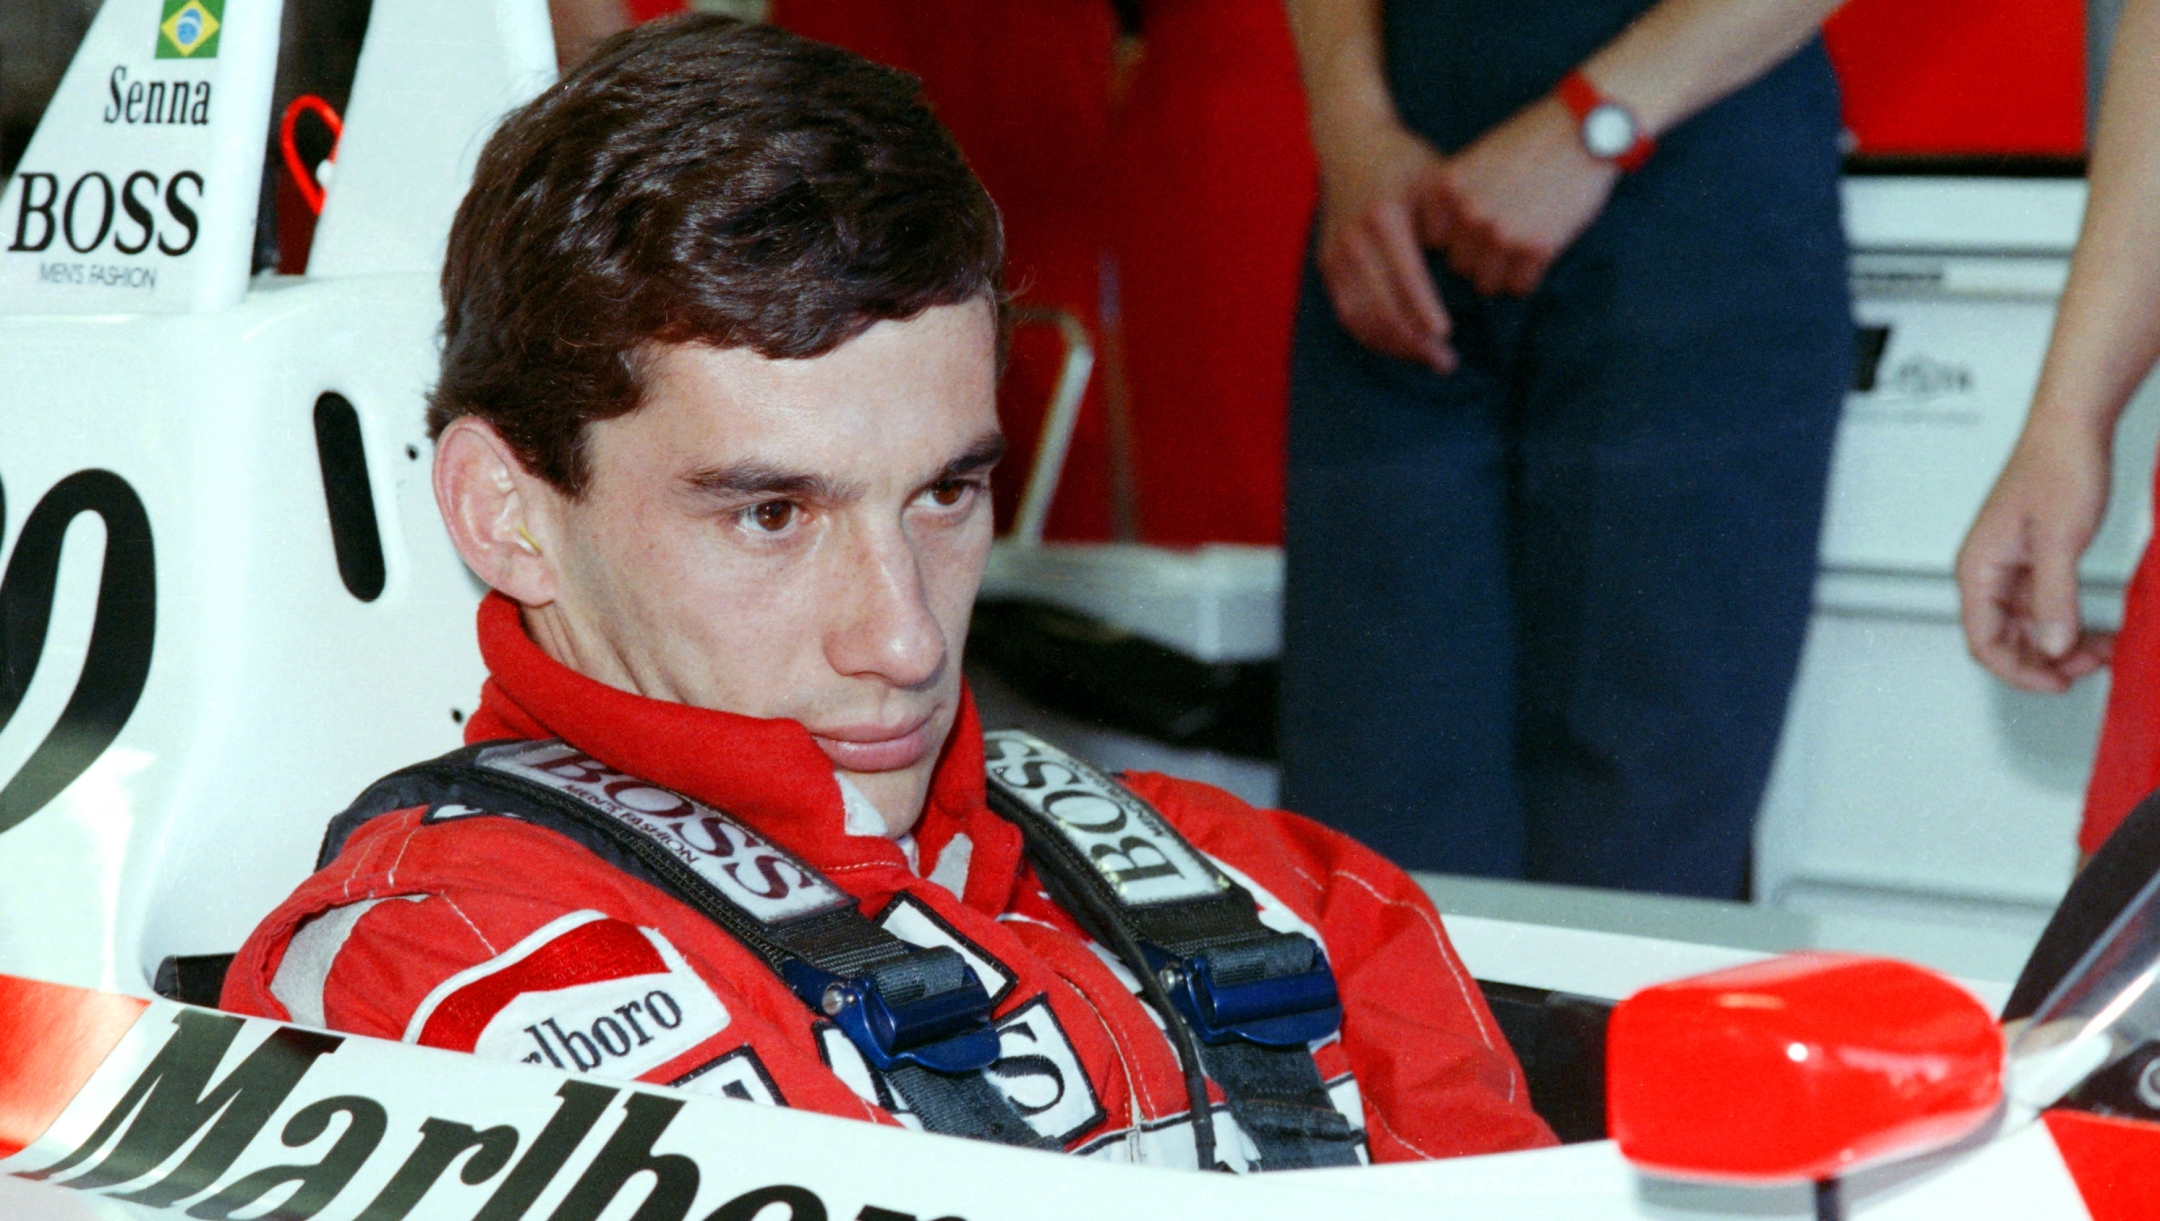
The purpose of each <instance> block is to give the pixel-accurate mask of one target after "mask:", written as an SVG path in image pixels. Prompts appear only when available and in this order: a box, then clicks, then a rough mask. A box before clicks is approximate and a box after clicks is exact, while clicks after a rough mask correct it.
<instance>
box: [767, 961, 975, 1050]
mask: <svg viewBox="0 0 2160 1221" xmlns="http://www.w3.org/2000/svg"><path fill="white" fill-rule="evenodd" d="M935 955H946V956H949V957H950V958H951V959H952V960H953V961H951V962H943V961H939V960H936V959H934V958H932V957H930V956H935ZM899 965H900V967H901V969H900V970H895V969H894V968H893V966H892V965H890V964H888V966H886V967H883V968H876V969H873V970H872V971H870V972H867V973H864V974H861V975H852V976H843V975H835V974H833V973H832V972H830V971H826V970H822V969H820V968H818V967H815V966H812V965H811V964H810V963H808V962H805V961H803V960H802V959H799V958H798V959H791V960H789V961H788V962H786V963H784V964H782V966H781V969H780V973H781V976H782V978H784V979H785V980H786V981H787V985H788V987H789V988H790V989H792V990H793V991H794V993H795V995H796V996H798V997H801V998H802V1001H803V1003H804V1004H806V1005H808V1006H810V1007H811V1008H812V1009H814V1010H816V1011H817V1012H819V1013H822V1014H824V1015H825V1016H826V1017H828V1018H831V1019H832V1021H833V1024H834V1025H836V1026H838V1027H839V1028H840V1030H841V1033H843V1034H845V1035H847V1037H848V1041H849V1042H850V1043H853V1044H854V1045H855V1047H856V1050H858V1051H860V1052H862V1055H863V1059H865V1060H867V1061H869V1062H870V1066H871V1067H873V1068H876V1069H878V1070H879V1071H881V1072H882V1071H890V1070H892V1069H895V1068H898V1067H900V1066H902V1065H905V1064H914V1065H919V1066H920V1067H923V1068H927V1069H930V1070H932V1071H934V1072H940V1073H965V1072H973V1071H975V1070H976V1069H980V1068H987V1067H989V1066H990V1065H991V1064H992V1063H994V1062H995V1061H996V1060H997V1058H998V1054H999V1053H998V1032H997V1029H996V1027H994V1026H992V1025H991V1024H990V994H989V992H988V991H986V990H985V989H984V988H983V985H982V979H981V977H979V976H977V975H976V974H975V969H974V968H973V967H970V966H968V965H967V964H966V963H965V962H964V961H960V956H959V955H958V954H956V953H954V952H953V951H952V950H951V949H949V948H946V947H942V946H940V947H935V948H932V949H927V950H916V951H914V952H913V953H911V954H910V955H909V957H908V959H907V960H905V961H904V962H903V963H902V964H899ZM925 966H928V967H930V968H931V969H930V970H929V971H924V970H923V969H922V968H923V967H925ZM926 974H928V975H933V976H941V977H943V978H941V979H938V980H936V981H935V982H937V983H943V984H944V985H946V986H943V987H936V986H931V987H925V986H924V982H923V976H924V975H926ZM881 977H882V978H881ZM896 977H900V978H896Z"/></svg>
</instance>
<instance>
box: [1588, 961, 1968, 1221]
mask: <svg viewBox="0 0 2160 1221" xmlns="http://www.w3.org/2000/svg"><path fill="white" fill-rule="evenodd" d="M1606 1047H1607V1057H1608V1067H1607V1090H1608V1093H1607V1098H1608V1108H1609V1116H1610V1127H1611V1131H1612V1135H1613V1138H1614V1140H1616V1141H1617V1142H1618V1143H1619V1146H1620V1151H1621V1153H1622V1154H1624V1155H1625V1156H1626V1157H1627V1158H1628V1160H1630V1161H1632V1162H1634V1163H1635V1164H1636V1165H1638V1166H1640V1167H1642V1168H1644V1169H1646V1170H1651V1171H1654V1172H1656V1173H1660V1174H1666V1175H1673V1176H1677V1177H1683V1178H1697V1179H1713V1180H1720V1181H1724V1182H1739V1183H1777V1182H1792V1181H1796V1180H1813V1181H1815V1182H1816V1183H1817V1184H1819V1185H1821V1186H1820V1187H1819V1188H1818V1200H1824V1201H1826V1202H1825V1203H1824V1204H1823V1211H1825V1212H1826V1213H1833V1212H1834V1211H1835V1203H1834V1201H1835V1188H1834V1184H1835V1181H1836V1179H1837V1178H1838V1176H1841V1175H1844V1174H1846V1173H1848V1172H1850V1171H1852V1170H1854V1169H1857V1168H1859V1167H1862V1166H1865V1165H1868V1164H1871V1163H1876V1162H1883V1161H1891V1160H1896V1159H1899V1158H1903V1157H1909V1156H1912V1155H1915V1154H1920V1153H1925V1152H1928V1151H1930V1150H1934V1149H1939V1148H1942V1147H1943V1146H1945V1145H1949V1144H1953V1143H1955V1142H1956V1141H1958V1140H1959V1139H1961V1138H1963V1137H1964V1136H1966V1135H1968V1134H1969V1133H1971V1132H1972V1131H1973V1130H1975V1129H1976V1128H1978V1127H1979V1126H1980V1125H1981V1124H1983V1123H1985V1122H1987V1120H1988V1119H1989V1117H1990V1116H1992V1115H1993V1114H1994V1112H1995V1109H1996V1107H1997V1105H1998V1104H1999V1103H2000V1101H2001V1098H2002V1069H2003V1036H2002V1030H2001V1028H2000V1027H1999V1026H1997V1025H1996V1022H1995V1019H1994V1016H1993V1015H1992V1014H1990V1013H1989V1012H1988V1010H1987V1009H1986V1008H1985V1007H1984V1006H1982V1005H1981V1004H1980V1002H1979V1001H1978V1000H1976V999H1975V998H1974V997H1973V996H1972V995H1971V994H1970V993H1968V992H1966V991H1965V990H1964V989H1963V988H1960V987H1959V986H1957V985H1956V984H1954V983H1952V982H1950V981H1949V980H1947V979H1944V978H1943V977H1941V976H1939V975H1936V974H1934V973H1933V972H1930V971H1926V970H1923V969H1921V968H1919V967H1915V966H1911V965H1908V964H1906V963H1901V962H1894V961H1891V960H1888V959H1880V958H1861V957H1852V956H1846V955H1836V954H1793V955H1787V956H1785V957H1781V958H1773V959H1769V960H1767V961H1764V962H1758V963H1751V964H1749V965H1747V966H1744V967H1736V968H1733V969H1731V970H1726V971H1717V972H1713V973H1711V974H1708V975H1698V976H1695V977H1693V978H1690V979H1683V980H1677V981H1674V982H1672V983H1666V984H1659V985H1657V986H1655V987H1652V988H1646V989H1644V990H1643V991H1641V992H1638V993H1636V994H1635V995H1634V996H1631V997H1629V998H1628V999H1627V1000H1625V1001H1623V1002H1621V1004H1620V1006H1619V1007H1618V1008H1617V1009H1615V1010H1614V1011H1613V1015H1612V1023H1611V1026H1610V1028H1609V1031H1608V1034H1607V1043H1606Z"/></svg>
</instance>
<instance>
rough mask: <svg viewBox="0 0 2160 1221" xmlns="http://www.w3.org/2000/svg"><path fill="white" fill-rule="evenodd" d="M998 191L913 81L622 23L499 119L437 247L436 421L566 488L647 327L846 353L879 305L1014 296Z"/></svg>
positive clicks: (845, 58) (686, 24) (690, 23)
mask: <svg viewBox="0 0 2160 1221" xmlns="http://www.w3.org/2000/svg"><path fill="white" fill-rule="evenodd" d="M1004 259H1005V254H1004V237H1003V234H1002V231H1001V229H1000V227H999V222H998V214H997V209H996V207H995V206H994V205H993V204H992V203H991V202H990V197H989V195H988V194H986V193H985V192H984V191H983V188H982V184H981V183H980V182H978V181H976V178H975V175H974V173H973V172H972V171H970V170H969V169H968V166H967V163H966V161H965V160H964V159H962V157H961V155H960V150H959V148H958V146H956V145H955V144H954V143H953V140H952V137H951V136H950V135H948V134H947V133H946V131H945V129H944V128H943V127H942V126H940V125H939V124H938V122H937V120H936V119H935V118H933V117H932V116H931V114H930V111H929V109H928V107H927V106H926V105H925V104H924V102H923V97H922V88H921V85H920V83H919V82H918V81H917V80H916V79H915V78H914V77H912V76H909V75H907V74H906V73H903V72H898V71H895V70H893V69H891V68H886V67H882V66H879V65H877V64H873V63H871V62H870V61H868V60H866V59H863V58H861V57H860V56H857V55H854V54H852V53H850V52H847V51H843V50H840V49H839V48H837V47H830V46H826V45H824V44H822V43H816V42H811V41H809V40H808V39H805V38H801V37H798V36H796V35H793V34H789V33H787V32H785V31H783V30H779V29H775V28H773V27H771V26H757V25H745V24H743V23H741V22H738V21H735V20H732V19H730V18H725V17H717V16H688V17H681V18H675V19H672V20H668V21H661V22H655V23H652V24H649V25H645V26H641V27H639V28H637V29H634V30H631V31H629V32H627V33H624V34H620V35H617V36H616V37H615V38H613V39H611V40H609V41H608V42H607V43H605V44H603V45H602V46H601V47H600V48H599V49H598V50H597V51H596V52H594V54H593V56H592V57H591V58H590V59H588V60H587V61H586V62H585V63H584V64H583V65H582V66H580V67H579V68H578V69H577V70H576V71H575V72H573V73H571V74H570V75H569V76H568V77H566V78H564V79H563V80H562V81H561V82H560V83H558V84H557V85H555V86H554V87H553V88H551V89H549V90H548V91H547V92H545V93H543V94H541V95H540V96H539V97H538V98H536V99H534V100H533V101H532V102H531V103H529V104H528V105H526V106H525V107H523V108H522V109H520V110H518V111H516V112H514V113H513V114H511V115H510V117H509V118H508V119H507V120H505V121H504V123H503V125H502V127H501V129H500V130H498V131H497V132H496V133H495V135H494V137H493V138H492V139H490V140H489V141H488V143H487V147H486V149H485V150H484V151H483V152H482V153H481V154H480V163H479V168H478V169H477V170H476V171H475V172H474V175H473V185H472V189H471V190H470V191H468V192H467V193H466V195H465V200H464V202H463V203H462V204H461V205H460V206H459V207H458V214H457V221H456V223H455V224H454V225H453V226H452V227H451V230H450V248H449V254H448V257H447V260H446V261H445V263H444V265H443V276H442V292H443V357H442V378H441V380H440V381H438V382H437V383H436V385H435V389H434V391H433V392H432V393H431V394H430V395H429V401H428V430H429V435H430V436H434V435H439V434H440V433H441V432H442V430H443V428H444V427H445V426H447V425H448V424H449V423H450V422H451V421H452V420H455V419H457V418H458V417H460V416H464V415H475V416H479V417H480V418H482V419H484V420H486V421H487V422H488V423H489V424H491V425H493V426H494V427H495V429H496V430H497V431H498V432H500V433H501V434H502V435H503V437H504V439H505V440H507V441H508V442H509V443H510V445H511V447H512V448H514V449H515V450H516V451H517V453H518V456H519V457H520V459H522V460H523V461H524V463H525V465H526V467H527V468H528V469H529V470H531V471H532V472H533V473H534V474H535V475H538V476H540V477H541V478H543V479H546V480H547V481H548V482H549V483H551V484H553V485H554V486H555V487H557V488H558V489H560V490H562V491H563V492H565V493H566V494H568V495H572V496H576V495H578V494H579V493H580V492H582V491H583V489H584V485H585V480H586V478H587V474H588V472H587V467H586V462H585V460H584V453H583V447H582V441H583V437H584V431H585V425H586V424H587V423H589V422H591V421H595V420H605V419H611V418H613V417H616V416H620V415H623V414H625V413H627V412H630V411H633V410H635V409H636V408H637V405H638V394H639V386H638V378H637V370H638V367H639V363H640V362H639V360H638V356H639V353H640V352H641V351H642V350H643V349H644V348H645V346H646V345H648V344H651V343H704V344H711V345H713V346H715V347H748V348H751V349H753V350H755V351H756V352H758V353H759V354H760V355H763V356H768V357H773V358H798V357H810V356H817V355H820V354H822V353H825V352H828V351H831V350H832V349H833V348H836V347H838V346H840V345H841V344H843V343H845V342H847V341H848V340H850V339H852V338H854V337H855V336H856V335H859V334H861V333H862V332H863V331H865V330H867V329H868V328H869V327H870V326H871V325H872V324H874V323H876V322H878V321H879V320H881V319H906V318H912V317H914V316H915V315H916V314H919V313H921V312H922V311H923V310H925V309H928V308H930V307H932V306H937V305H953V304H958V303H960V302H964V301H968V300H972V299H975V298H978V297H979V298H983V299H986V300H988V301H990V302H992V303H993V304H996V305H999V306H1000V307H1002V295H1003V283H1002V276H1003V267H1004Z"/></svg>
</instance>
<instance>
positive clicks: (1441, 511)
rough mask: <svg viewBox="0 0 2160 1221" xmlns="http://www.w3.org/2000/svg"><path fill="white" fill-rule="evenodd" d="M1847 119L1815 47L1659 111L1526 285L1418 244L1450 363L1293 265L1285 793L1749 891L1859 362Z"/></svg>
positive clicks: (1584, 866) (1658, 886)
mask: <svg viewBox="0 0 2160 1221" xmlns="http://www.w3.org/2000/svg"><path fill="white" fill-rule="evenodd" d="M1533 7H1534V6H1533ZM1390 19H1391V21H1392V20H1394V19H1395V10H1394V9H1393V8H1391V10H1390ZM1593 45H1594V44H1593ZM1404 62H1405V58H1404V56H1402V55H1400V54H1398V55H1396V56H1394V57H1393V62H1392V67H1393V70H1394V71H1395V72H1396V74H1397V77H1398V91H1399V92H1401V90H1402V85H1401V81H1400V77H1401V75H1402V73H1403V72H1404V71H1405V68H1404ZM1562 66H1563V68H1564V62H1563V65H1562ZM1557 74H1558V70H1555V72H1554V75H1555V76H1557ZM1404 109H1405V113H1406V114H1407V115H1409V116H1410V117H1411V118H1412V120H1413V121H1415V120H1416V118H1417V109H1416V107H1415V106H1411V105H1406V106H1405V107H1404ZM1503 113H1504V112H1503ZM1836 115H1837V111H1836V87H1835V83H1834V81H1833V80H1832V79H1831V78H1830V75H1829V68H1828V64H1827V61H1826V60H1825V59H1824V57H1823V55H1822V52H1821V48H1820V46H1819V45H1811V46H1809V47H1808V48H1806V49H1804V50H1803V51H1802V52H1800V53H1799V54H1798V55H1797V56H1795V57H1794V59H1792V60H1790V61H1788V62H1786V63H1785V64H1784V65H1782V66H1780V67H1779V68H1778V69H1776V70H1774V71H1773V72H1772V73H1771V74H1770V75H1769V76H1766V77H1765V78H1764V79H1763V80H1761V81H1758V82H1757V83H1756V84H1755V85H1753V86H1750V87H1749V88H1748V89H1746V90H1743V91H1741V92H1740V93H1738V94H1735V95H1734V96H1732V97H1731V98H1728V99H1726V100H1725V101H1724V102H1722V103H1720V104H1719V105H1718V106H1716V107H1713V108H1711V109H1710V110H1707V111H1705V112H1704V113H1703V114H1701V115H1699V116H1697V117H1696V118H1695V119H1694V120H1691V121H1690V122H1689V123H1686V124H1683V125H1682V126H1680V127H1679V128H1676V129H1675V130H1674V131H1673V132H1671V133H1669V134H1668V136H1667V138H1666V139H1665V140H1664V141H1662V142H1661V145H1660V147H1659V150H1658V152H1657V154H1656V156H1655V157H1654V158H1653V159H1652V161H1651V162H1650V164H1649V165H1648V166H1646V167H1645V168H1644V169H1643V170H1642V171H1641V172H1640V173H1638V174H1635V175H1631V176H1629V177H1627V178H1625V179H1624V180H1622V182H1621V183H1620V184H1619V185H1618V187H1617V189H1616V190H1615V192H1614V194H1613V197H1612V200H1611V202H1610V203H1609V205H1608V206H1607V208H1606V210H1605V212H1604V213H1603V214H1602V215H1601V216H1600V218H1599V219H1598V220H1597V221H1596V222H1595V223H1594V224H1593V225H1592V226H1591V227H1590V229H1589V230H1588V231H1587V232H1585V234H1584V235H1583V236H1582V238H1581V239H1579V240H1578V241H1577V242H1576V244H1575V245H1574V246H1573V247H1572V248H1571V249H1570V250H1569V251H1568V252H1567V253H1566V254H1565V255H1564V256H1563V257H1562V258H1561V259H1560V260H1559V262H1558V263H1556V264H1555V265H1554V267H1553V269H1552V271H1551V272H1550V274H1549V275H1548V276H1547V277H1546V280H1545V282H1544V283H1543V285H1542V286H1541V287H1540V288H1539V289H1538V290H1537V291H1536V292H1535V293H1534V294H1532V295H1531V296H1530V297H1528V298H1521V299H1513V298H1482V297H1480V296H1478V295H1477V294H1476V293H1475V292H1474V291H1473V290H1471V289H1470V288H1469V287H1468V285H1467V284H1465V283H1464V282H1463V281H1461V280H1460V279H1458V278H1456V277H1454V276H1453V275H1451V274H1449V273H1447V272H1446V270H1445V267H1444V265H1443V264H1441V263H1440V262H1439V261H1438V260H1435V262H1434V272H1435V274H1436V276H1438V277H1439V279H1440V283H1441V288H1442V296H1443V298H1444V300H1445V302H1446V305H1447V308H1448V310H1449V312H1450V314H1451V315H1452V317H1453V320H1454V325H1455V332H1454V344H1455V347H1456V350H1457V352H1458V353H1459V354H1460V356H1461V357H1462V365H1461V368H1460V369H1459V370H1458V371H1457V372H1456V373H1454V374H1452V375H1450V376H1445V377H1443V376H1439V375H1437V374H1434V373H1432V372H1430V371H1429V370H1426V369H1423V368H1421V367H1418V366H1415V365H1411V364H1406V363H1403V362H1400V361H1396V360H1392V359H1389V358H1386V357H1383V356H1379V355H1376V354H1374V353H1372V352H1370V351H1368V350H1366V349H1365V348H1363V347H1361V346H1360V345H1359V344H1358V343H1357V342H1356V341H1355V340H1353V339H1352V338H1351V337H1350V336H1349V335H1348V334H1347V333H1346V332H1344V331H1343V330H1342V329H1341V328H1340V326H1339V325H1338V324H1337V323H1336V321H1335V317H1334V313H1333V311H1332V309H1331V308H1330V306H1329V304H1328V302H1327V299H1326V296H1325V294H1324V292H1323V291H1322V289H1321V287H1320V285H1319V282H1318V278H1317V275H1316V274H1311V273H1309V274H1308V276H1307V283H1306V289H1305V294H1304V300H1303V302H1302V304H1301V306H1300V310H1299V317H1298V322H1297V334H1296V347H1295V356H1294V361H1293V367H1292V374H1291V416H1290V441H1289V487H1288V503H1287V516H1286V524H1285V544H1286V548H1287V554H1288V584H1287V589H1286V593H1285V606H1284V655H1283V675H1282V678H1283V687H1282V721H1281V743H1282V762H1283V804H1284V805H1285V806H1286V807H1288V808H1290V809H1293V810H1297V811H1300V812H1302V813H1306V814H1309V815H1312V816H1314V817H1317V818H1320V819H1321V820H1323V821H1325V822H1328V823H1330V824H1332V825H1334V826H1336V827H1340V828H1342V829H1343V830H1346V831H1348V832H1350V833H1352V834H1353V835H1355V836H1357V837H1358V838H1360V839H1362V840H1364V841H1365V842H1366V843H1368V844H1370V845H1372V846H1373V847H1375V848H1377V849H1379V850H1380V851H1382V852H1383V853H1385V854H1387V855H1388V856H1390V857H1391V858H1393V859H1394V860H1395V861H1396V862H1398V863H1399V864H1402V865H1404V866H1406V867H1409V868H1414V869H1432V870H1442V871H1448V872H1456V873H1470V874H1484V875H1490V876H1496V877H1524V878H1533V879H1539V880H1544V881H1553V882H1566V883H1573V884H1578V885H1591V886H1613V887H1624V888H1629V889H1638V890H1654V891H1664V892H1668V893H1675V894H1691V895H1708V896H1722V897H1737V896H1738V895H1740V894H1741V893H1742V892H1743V889H1744V887H1745V885H1746V869H1747V861H1748V856H1749V844H1750V839H1751V836H1752V829H1753V824H1754V817H1755V811H1756V807H1757V805H1758V803H1759V802H1760V799H1761V795H1762V791H1763V787H1764V785H1765V782H1766V780H1767V777H1768V772H1769V768H1770V764H1771V761H1772V758H1773V755H1774V753H1775V750H1776V746H1777V741H1778V736H1779V730H1780V727H1781V724H1782V722H1783V718H1784V713H1785V705H1786V700H1787V696H1788V694H1789V691H1790V688H1791V685H1792V680H1793V676H1794V673H1795V670H1796V667H1797V664H1798V659H1799V652H1800V646H1801V641H1802V638H1803V635H1804V632H1805V629H1806V624H1807V616H1808V609H1809V600H1810V596H1811V590H1812V587H1813V581H1814V572H1815V553H1816V542H1817V533H1818V529H1819V523H1820V518H1821V509H1822V499H1823V491H1824V482H1825V478H1826V474H1827V469H1828V463H1829V454H1830V445H1831V440H1832V436H1833V433H1834V430H1835V426H1836V420H1837V416H1838V411H1839V407H1840V404H1841V402H1842V397H1843V392H1844V390H1845V387H1846V385H1847V384H1848V382H1849V380H1850V375H1851V369H1852V360H1853V335H1852V322H1851V309H1850V301H1849V299H1848V290H1847V271H1846V260H1845V247H1844V240H1843V234H1842V230H1841V227H1840V223H1839V207H1838V196H1837V178H1838V156H1837V150H1836V138H1837V121H1836ZM1434 138H1435V139H1436V141H1437V142H1440V143H1441V146H1442V147H1443V148H1446V147H1451V146H1452V145H1453V144H1457V143H1460V140H1452V141H1451V140H1448V139H1447V138H1446V133H1437V134H1434Z"/></svg>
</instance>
